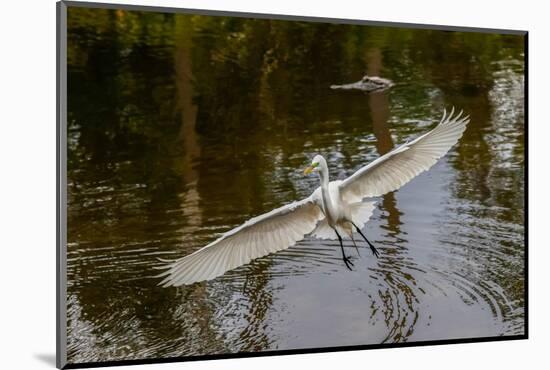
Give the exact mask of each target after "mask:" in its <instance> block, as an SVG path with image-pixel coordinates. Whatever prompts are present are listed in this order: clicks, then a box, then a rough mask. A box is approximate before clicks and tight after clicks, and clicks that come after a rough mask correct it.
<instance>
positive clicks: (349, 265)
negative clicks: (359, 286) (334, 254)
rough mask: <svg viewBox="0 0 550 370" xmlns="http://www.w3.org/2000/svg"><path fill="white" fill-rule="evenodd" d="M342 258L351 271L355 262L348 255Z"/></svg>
mask: <svg viewBox="0 0 550 370" xmlns="http://www.w3.org/2000/svg"><path fill="white" fill-rule="evenodd" d="M342 259H343V260H344V263H345V264H346V267H347V268H348V269H350V271H351V270H352V268H351V266H353V262H351V259H350V258H349V257H347V256H343V257H342Z"/></svg>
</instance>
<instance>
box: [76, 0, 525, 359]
mask: <svg viewBox="0 0 550 370" xmlns="http://www.w3.org/2000/svg"><path fill="white" fill-rule="evenodd" d="M68 22H69V38H68V45H69V50H68V64H69V65H68V71H69V79H68V96H69V97H68V104H69V111H68V117H69V118H68V125H69V127H68V140H69V142H68V146H69V148H68V197H69V199H68V202H69V206H68V301H67V305H68V306H67V308H68V319H67V320H68V321H67V324H68V359H69V362H71V363H73V362H88V361H104V360H127V359H142V358H149V357H173V356H186V355H202V354H219V353H235V352H250V351H267V350H283V349H298V348H312V347H328V346H339V345H357V344H372V343H399V342H414V341H425V340H437V339H457V338H474V337H487V336H502V335H517V334H523V332H524V300H523V298H524V278H523V277H524V269H523V268H524V231H525V230H524V140H525V137H524V90H523V88H524V79H523V78H524V77H523V75H524V63H523V60H524V55H523V39H522V38H521V37H520V36H511V35H508V36H505V35H491V34H480V33H456V32H443V31H429V30H402V29H396V28H379V27H360V26H343V25H331V24H322V23H298V22H295V23H291V22H285V21H269V20H252V19H238V18H223V17H204V16H185V15H177V16H176V15H162V14H155V13H141V12H125V11H111V10H97V9H96V10H87V9H82V8H69V16H68ZM365 73H369V74H373V75H380V76H382V77H385V78H389V79H391V80H393V81H394V82H395V83H396V85H395V86H394V87H393V88H392V89H391V90H389V91H387V92H383V93H378V94H371V95H368V94H363V93H360V92H347V91H333V90H331V89H330V88H329V86H330V85H332V84H342V83H349V82H354V81H357V80H359V79H360V78H361V77H362V75H363V74H365ZM451 106H456V107H460V108H462V109H464V110H465V112H466V113H467V114H469V115H470V116H471V123H470V124H469V126H468V129H467V131H466V132H465V134H464V137H463V138H462V139H461V141H460V143H459V144H458V145H456V146H455V147H454V148H453V149H452V150H451V151H450V152H449V154H448V155H447V156H446V157H445V158H444V159H442V160H441V161H439V162H438V163H437V164H436V165H435V166H434V167H433V168H432V169H431V170H430V171H429V172H427V173H424V174H422V175H420V176H418V177H417V178H416V179H414V180H413V181H411V182H410V183H408V184H407V185H406V186H404V187H403V188H401V189H400V190H398V191H396V192H393V193H390V194H387V195H385V196H383V197H381V198H380V199H379V200H378V203H377V208H376V210H375V212H374V215H373V217H372V219H371V221H370V222H369V223H368V224H367V225H366V226H365V228H364V230H363V231H364V232H365V233H366V235H367V236H368V237H369V239H370V240H371V241H372V242H373V243H374V244H375V245H376V246H377V247H378V249H379V251H380V258H379V259H376V258H374V257H373V256H372V254H371V253H370V251H369V249H368V246H366V245H365V243H360V245H359V246H360V247H361V249H360V255H357V253H356V251H355V249H353V248H349V249H348V251H347V252H348V254H350V255H352V257H353V262H354V264H355V268H354V270H353V271H349V270H348V269H347V268H346V267H345V265H344V263H343V262H342V260H341V255H340V250H339V247H338V243H337V242H336V241H322V242H320V241H317V240H312V239H306V240H304V241H303V242H300V243H299V244H298V245H296V246H294V247H292V248H289V249H288V250H285V251H283V252H280V253H277V254H274V255H270V256H267V257H264V258H260V259H258V260H255V261H254V262H253V263H251V264H250V265H247V266H244V267H242V268H239V269H237V270H234V271H231V272H229V273H227V274H226V275H224V276H223V277H220V278H218V279H215V280H213V281H210V282H206V283H205V282H203V283H199V284H194V285H192V286H187V287H181V288H169V289H166V288H161V287H158V286H157V284H158V282H159V281H160V279H156V278H154V275H155V274H157V273H158V271H157V270H155V267H158V266H160V265H161V264H162V263H161V262H159V260H158V258H165V259H173V258H178V257H181V256H184V255H186V254H189V253H191V252H193V251H195V250H197V249H198V248H200V247H202V246H204V245H206V244H207V243H209V242H210V241H212V240H214V239H215V238H217V237H218V236H219V235H220V234H221V233H223V232H225V231H227V230H229V229H231V228H233V227H235V226H238V225H240V224H241V223H242V222H244V221H246V220H247V219H249V218H250V217H253V216H256V215H259V214H261V213H264V212H267V211H270V210H271V209H273V208H275V207H279V206H281V205H283V204H285V203H288V202H290V201H293V200H298V199H302V198H304V197H306V196H308V195H309V194H310V193H311V191H313V190H314V189H315V187H317V186H318V179H317V178H316V177H314V176H312V177H304V176H303V173H302V170H303V168H304V167H305V166H306V165H307V164H309V162H310V161H311V158H312V157H313V156H314V155H315V154H316V153H321V154H323V155H324V156H325V157H326V158H327V160H328V163H329V167H330V171H331V177H332V178H333V179H336V178H345V177H346V176H349V175H351V174H352V173H353V171H355V170H356V169H358V168H360V167H361V166H363V165H365V164H366V163H368V162H370V161H372V160H373V159H375V158H376V157H378V156H379V155H381V154H383V153H386V152H387V151H389V150H391V149H392V148H393V147H394V146H396V145H399V144H400V143H403V142H405V141H407V140H410V139H412V138H415V137H416V136H418V135H420V134H421V133H424V132H426V131H427V130H429V129H430V128H431V127H433V125H434V124H435V123H436V122H437V121H438V119H439V118H440V116H441V114H442V112H443V109H444V108H445V107H446V108H449V107H451Z"/></svg>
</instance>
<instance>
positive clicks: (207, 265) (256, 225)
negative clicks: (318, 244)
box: [158, 192, 324, 287]
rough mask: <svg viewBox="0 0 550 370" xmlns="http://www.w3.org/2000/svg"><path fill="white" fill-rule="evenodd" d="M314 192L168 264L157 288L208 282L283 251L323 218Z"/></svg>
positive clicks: (248, 222)
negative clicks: (255, 260)
mask: <svg viewBox="0 0 550 370" xmlns="http://www.w3.org/2000/svg"><path fill="white" fill-rule="evenodd" d="M317 193H318V192H315V193H313V194H312V195H311V196H310V197H308V198H306V199H304V200H302V201H299V202H293V203H291V204H287V205H285V206H283V207H281V208H277V209H274V210H273V211H271V212H268V213H265V214H263V215H261V216H258V217H254V218H252V219H250V220H248V221H246V222H245V223H244V224H243V225H241V226H239V227H237V228H235V229H233V230H231V231H229V232H227V233H225V234H224V235H223V236H222V237H220V238H219V239H217V240H216V241H214V242H212V243H210V244H208V245H207V246H206V247H204V248H202V249H199V250H198V251H196V252H194V253H192V254H190V255H188V256H185V257H182V258H180V259H178V260H176V261H174V262H172V263H170V264H169V265H167V266H165V267H166V268H167V270H166V271H164V272H163V273H162V274H160V275H159V276H158V277H162V276H164V277H165V278H164V280H162V281H161V282H160V283H159V285H163V286H165V287H167V286H179V285H184V284H192V283H195V282H198V281H203V280H211V279H214V278H215V277H218V276H220V275H223V274H224V273H225V272H227V271H229V270H232V269H234V268H237V267H239V266H242V265H245V264H247V263H249V262H250V261H251V260H253V259H255V258H259V257H262V256H265V255H267V254H270V253H273V252H277V251H280V250H283V249H286V248H288V247H290V246H293V245H294V244H296V242H298V241H300V240H302V239H303V238H304V236H305V235H307V234H309V233H310V232H311V231H313V229H314V228H315V226H316V225H317V222H318V221H319V220H321V219H322V218H324V215H323V212H322V211H321V208H319V206H318V203H317V202H316V197H317Z"/></svg>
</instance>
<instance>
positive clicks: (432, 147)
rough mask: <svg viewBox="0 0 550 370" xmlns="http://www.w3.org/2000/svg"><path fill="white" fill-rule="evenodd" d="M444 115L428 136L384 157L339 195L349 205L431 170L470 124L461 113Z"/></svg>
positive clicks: (346, 184) (344, 184)
mask: <svg viewBox="0 0 550 370" xmlns="http://www.w3.org/2000/svg"><path fill="white" fill-rule="evenodd" d="M446 113H447V112H444V113H443V118H442V119H441V121H440V123H439V124H438V125H437V126H436V127H435V128H434V129H433V130H431V131H430V132H428V133H426V134H424V135H422V136H420V137H418V138H416V139H415V140H413V141H411V142H410V143H405V144H403V145H401V146H400V147H398V148H396V149H394V150H392V151H391V152H388V153H386V154H384V155H383V156H381V157H380V158H378V159H376V160H375V161H373V162H372V163H370V164H368V165H366V166H365V167H363V168H361V169H360V170H358V171H357V172H355V173H354V174H353V175H351V176H350V177H348V178H347V179H345V180H344V181H342V183H341V184H340V193H341V194H342V196H343V197H344V199H345V200H346V201H347V202H349V203H351V202H358V201H360V200H362V199H364V198H368V197H376V196H380V195H383V194H386V193H388V192H390V191H394V190H397V189H399V188H400V187H401V186H403V185H405V184H406V183H407V182H409V181H410V180H412V179H413V178H414V177H415V176H417V175H418V174H420V173H422V172H423V171H426V170H428V169H429V168H430V167H432V166H433V165H434V164H435V163H436V162H437V160H438V159H439V158H441V157H443V156H444V155H445V154H446V153H447V152H448V151H449V149H450V148H451V147H452V146H453V145H454V144H456V142H457V141H458V139H460V137H461V136H462V133H463V132H464V130H465V129H466V125H467V124H468V122H470V119H469V117H468V116H466V117H462V118H461V115H462V112H460V113H459V114H458V115H456V116H454V117H453V113H454V108H453V110H452V111H451V113H450V114H449V115H448V116H447V114H446Z"/></svg>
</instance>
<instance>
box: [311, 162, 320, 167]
mask: <svg viewBox="0 0 550 370" xmlns="http://www.w3.org/2000/svg"><path fill="white" fill-rule="evenodd" d="M318 165H319V162H315V163H312V164H311V167H313V168H315V167H317V166H318Z"/></svg>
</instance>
